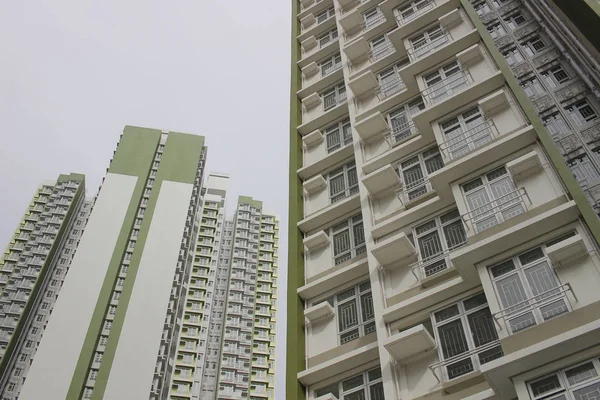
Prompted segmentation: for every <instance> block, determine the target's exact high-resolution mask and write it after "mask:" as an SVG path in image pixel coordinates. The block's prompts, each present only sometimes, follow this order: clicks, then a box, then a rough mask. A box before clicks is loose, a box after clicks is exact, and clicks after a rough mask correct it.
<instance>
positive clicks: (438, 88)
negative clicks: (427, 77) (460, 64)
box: [422, 69, 473, 105]
mask: <svg viewBox="0 0 600 400" xmlns="http://www.w3.org/2000/svg"><path fill="white" fill-rule="evenodd" d="M472 83H473V78H472V77H471V74H469V71H467V70H464V69H461V70H459V72H457V73H456V74H454V75H451V76H449V77H447V78H444V79H442V80H441V81H439V82H436V83H434V84H433V85H432V86H429V87H428V88H427V89H425V90H423V93H422V95H423V100H425V102H426V103H428V104H429V105H433V104H436V103H439V102H440V101H442V100H444V99H445V98H446V97H448V96H451V95H453V94H455V93H458V92H460V91H461V90H463V89H464V88H465V87H466V86H469V85H471V84H472Z"/></svg>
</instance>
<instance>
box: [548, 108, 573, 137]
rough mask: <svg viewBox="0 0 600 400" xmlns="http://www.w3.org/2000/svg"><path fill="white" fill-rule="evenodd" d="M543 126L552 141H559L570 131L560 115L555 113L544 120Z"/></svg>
mask: <svg viewBox="0 0 600 400" xmlns="http://www.w3.org/2000/svg"><path fill="white" fill-rule="evenodd" d="M543 121H544V126H545V127H546V129H547V130H548V133H550V136H552V138H553V139H555V140H556V139H559V138H560V137H561V136H564V134H565V133H567V132H569V131H570V128H569V126H568V125H567V123H566V122H565V120H564V118H563V117H562V115H560V114H558V113H556V114H553V115H550V116H548V117H546V118H544V120H543Z"/></svg>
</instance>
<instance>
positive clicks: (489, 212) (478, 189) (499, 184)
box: [462, 167, 525, 232]
mask: <svg viewBox="0 0 600 400" xmlns="http://www.w3.org/2000/svg"><path fill="white" fill-rule="evenodd" d="M462 190H463V192H464V194H465V199H466V202H467V208H468V209H469V213H468V214H467V217H466V219H467V220H468V221H470V223H471V224H472V225H473V226H474V228H475V232H482V231H484V230H486V229H488V228H491V227H492V226H494V225H497V224H499V223H501V222H504V221H505V220H507V219H510V218H512V217H515V216H517V215H519V214H522V213H524V212H525V204H524V203H523V200H522V197H523V194H522V193H521V192H520V191H519V190H518V189H516V188H515V184H514V183H513V181H512V179H511V177H510V175H509V174H508V172H507V171H506V168H505V167H501V168H498V169H496V170H494V171H492V172H489V173H487V174H485V175H482V176H480V177H479V178H476V179H474V180H472V181H471V182H469V183H466V184H464V185H462Z"/></svg>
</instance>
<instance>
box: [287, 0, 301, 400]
mask: <svg viewBox="0 0 600 400" xmlns="http://www.w3.org/2000/svg"><path fill="white" fill-rule="evenodd" d="M299 7H300V5H299V3H298V1H296V0H292V32H291V34H292V65H291V68H292V71H291V82H290V83H291V87H290V171H289V185H290V188H289V215H288V230H289V232H288V246H289V247H288V269H287V271H288V278H287V345H286V388H285V389H286V390H285V392H286V395H285V398H286V399H288V400H301V399H305V398H306V394H305V392H304V387H303V386H302V385H301V384H300V382H299V381H298V379H297V374H298V372H300V371H303V370H304V368H305V365H304V357H305V349H304V344H305V343H304V340H305V339H304V334H305V333H304V304H303V302H302V299H300V297H299V296H298V294H297V289H298V288H299V287H300V286H302V285H304V257H303V249H302V233H301V232H300V230H299V229H298V226H297V223H298V221H300V220H302V218H303V215H302V214H303V210H304V208H303V204H302V202H303V198H302V181H301V180H300V178H299V177H298V173H297V171H298V169H299V168H300V167H302V138H301V137H300V135H299V134H298V130H297V127H298V125H300V123H301V122H302V121H301V116H302V112H301V104H300V100H299V99H298V96H297V95H296V93H297V92H298V90H299V89H300V87H301V77H300V71H299V70H298V66H297V62H298V60H299V59H300V46H299V43H298V40H297V39H296V38H297V37H298V35H299V34H300V26H299V24H298V13H299V10H298V9H299Z"/></svg>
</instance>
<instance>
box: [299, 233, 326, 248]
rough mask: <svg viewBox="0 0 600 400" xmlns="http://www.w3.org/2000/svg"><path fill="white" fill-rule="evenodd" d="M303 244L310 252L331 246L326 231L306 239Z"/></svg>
mask: <svg viewBox="0 0 600 400" xmlns="http://www.w3.org/2000/svg"><path fill="white" fill-rule="evenodd" d="M303 244H304V247H306V248H307V249H308V250H314V249H318V248H319V247H322V246H326V245H328V244H329V236H328V235H327V234H326V233H325V231H319V232H317V233H314V234H312V235H310V236H309V237H307V238H305V239H304V241H303Z"/></svg>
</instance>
